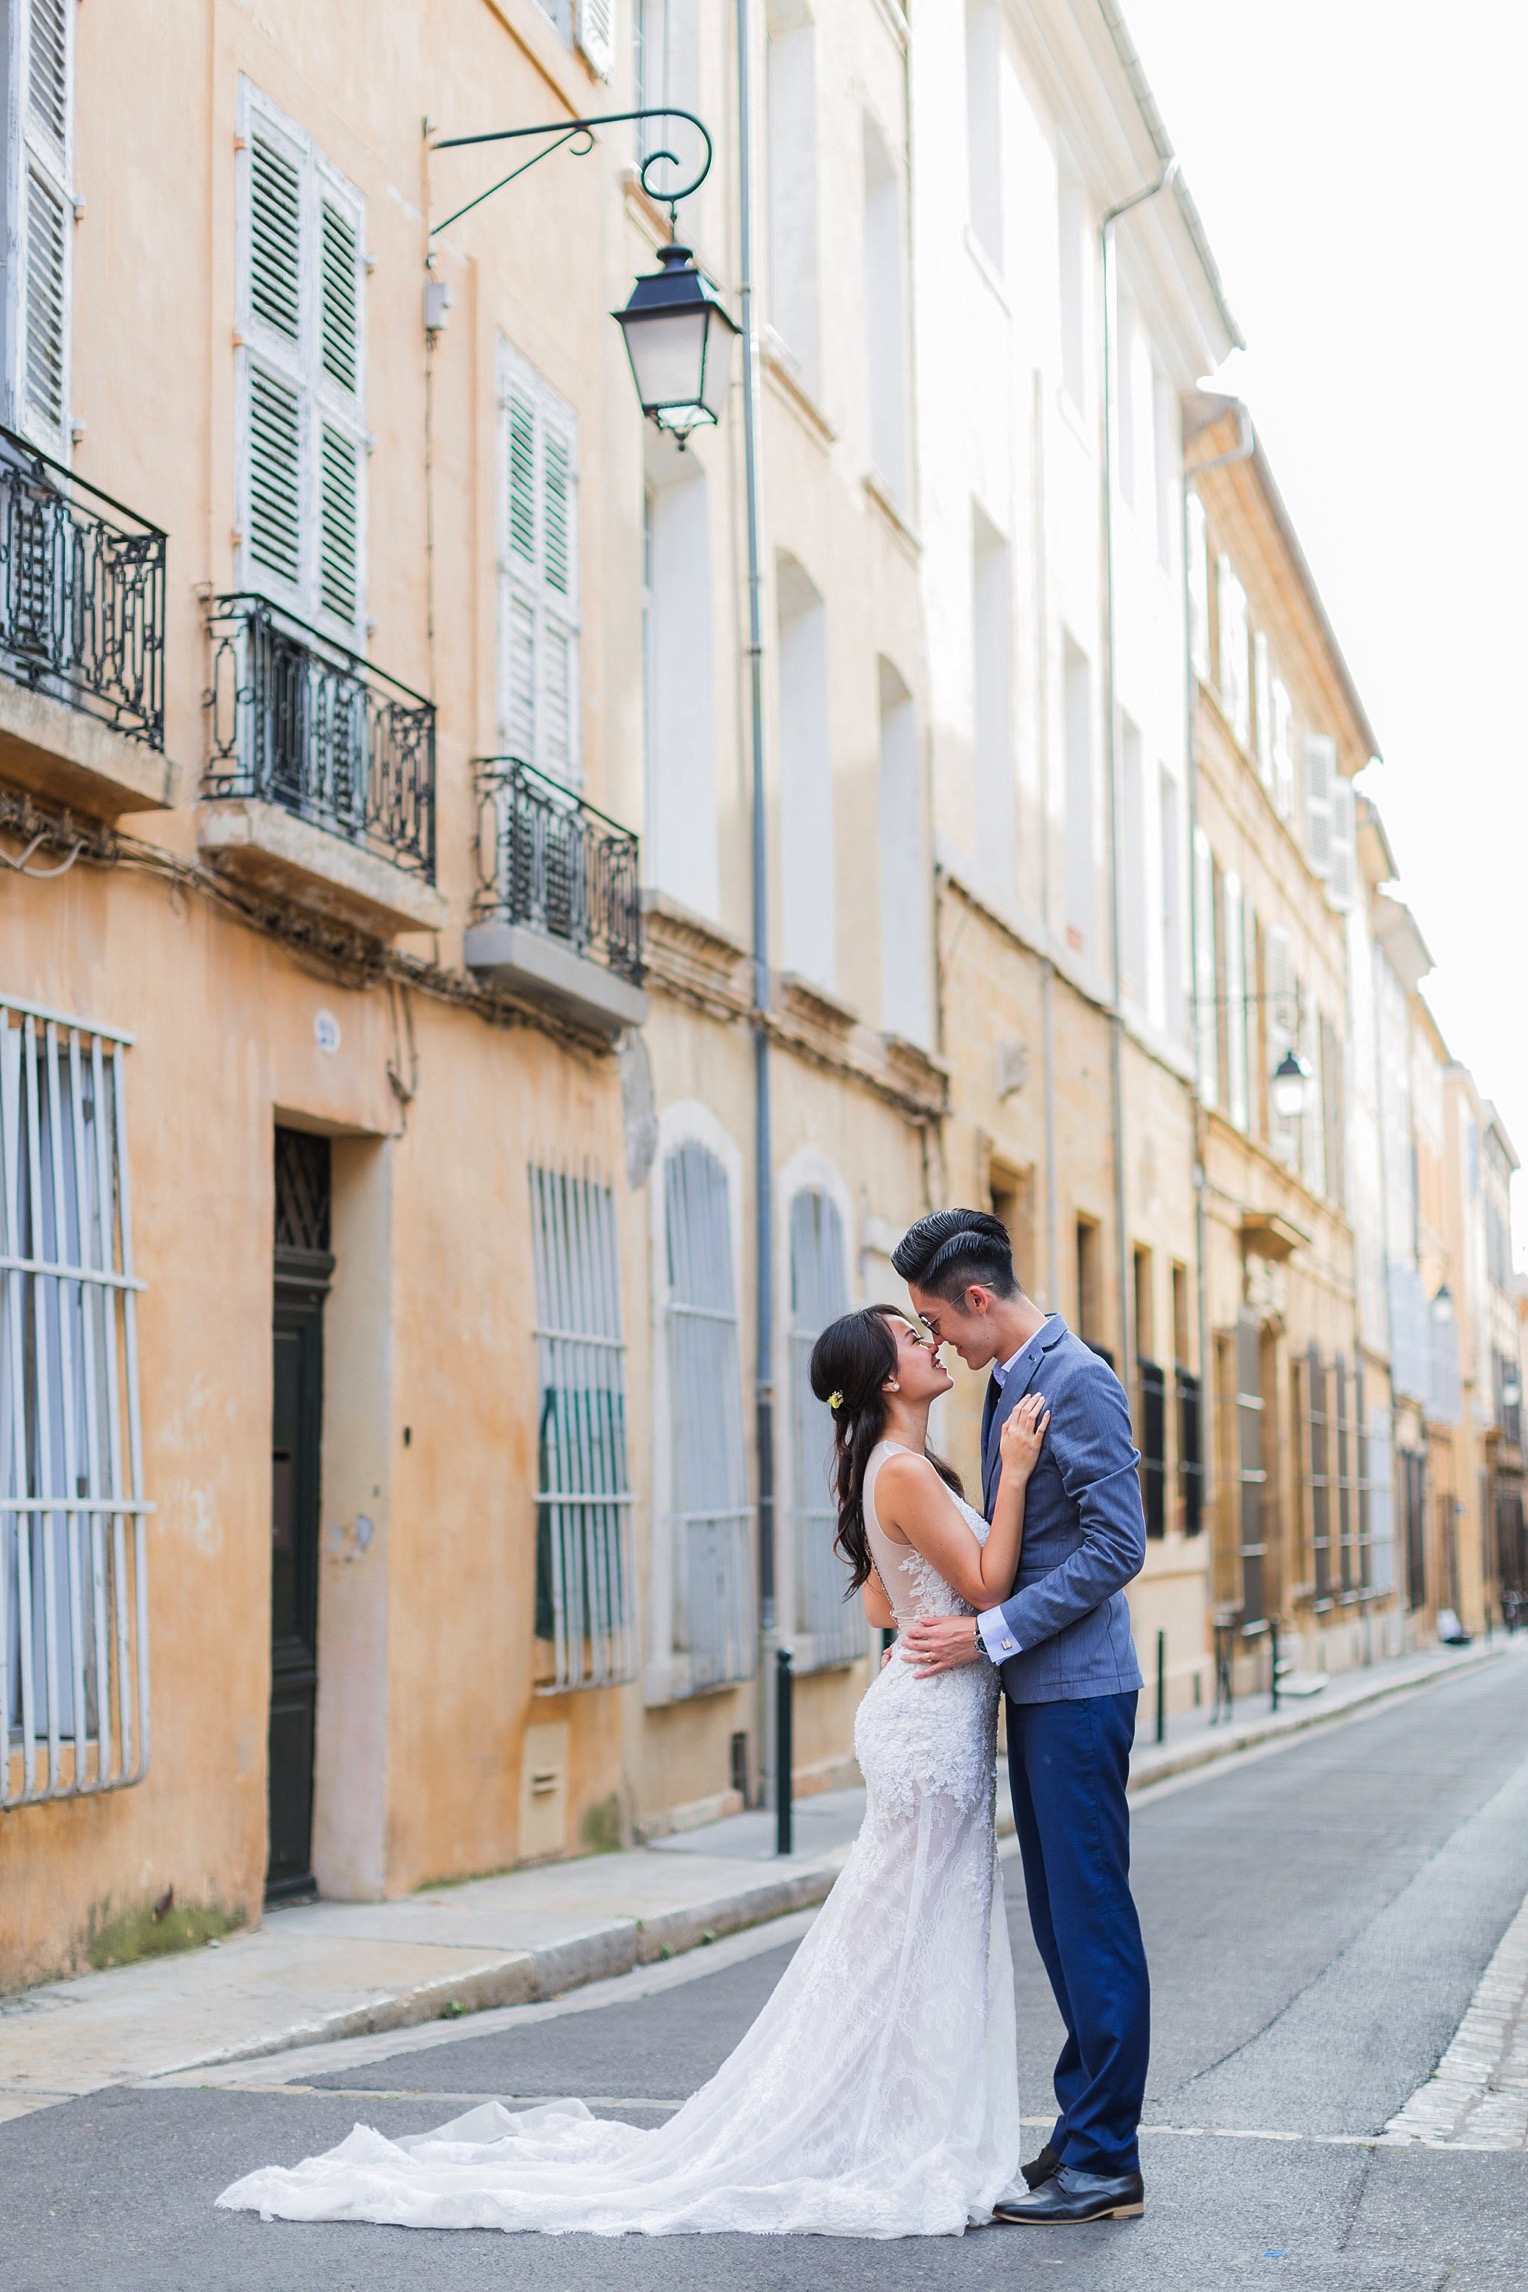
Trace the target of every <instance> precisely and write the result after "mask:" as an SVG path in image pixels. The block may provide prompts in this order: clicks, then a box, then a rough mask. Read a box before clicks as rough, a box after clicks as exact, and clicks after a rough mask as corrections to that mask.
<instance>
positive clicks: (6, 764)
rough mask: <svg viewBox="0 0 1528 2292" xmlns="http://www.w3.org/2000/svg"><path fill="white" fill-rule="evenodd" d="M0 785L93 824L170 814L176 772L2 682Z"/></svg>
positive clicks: (100, 727)
mask: <svg viewBox="0 0 1528 2292" xmlns="http://www.w3.org/2000/svg"><path fill="white" fill-rule="evenodd" d="M0 780H7V781H9V782H10V784H11V785H12V787H16V788H26V789H29V790H30V791H31V793H32V794H33V795H34V796H45V797H47V798H48V799H49V800H50V801H51V802H53V803H55V804H66V805H68V807H69V808H70V810H71V811H76V812H84V813H87V814H88V815H89V816H90V817H91V818H92V819H103V820H114V819H117V818H119V817H120V816H121V815H122V813H124V812H163V811H168V810H170V809H171V807H172V806H173V805H174V803H175V800H176V795H177V792H178V789H179V784H180V773H179V770H178V768H177V767H176V766H175V765H174V764H172V763H171V762H170V759H169V758H168V757H167V756H166V755H165V754H164V753H163V751H162V750H161V749H158V748H150V747H149V746H148V744H147V742H146V741H142V740H132V739H129V737H128V736H127V734H126V733H125V732H117V731H114V730H113V728H112V726H111V725H109V724H106V723H104V722H103V721H102V719H101V718H100V717H98V716H91V715H88V714H87V713H86V711H85V710H84V709H80V708H75V707H73V706H71V704H70V703H69V702H68V701H63V700H53V699H51V698H50V697H49V696H48V694H46V693H42V692H34V691H33V690H32V688H31V686H30V685H25V684H14V683H12V682H11V681H10V679H9V678H7V677H4V676H0Z"/></svg>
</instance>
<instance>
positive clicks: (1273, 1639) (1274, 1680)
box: [1268, 1617, 1279, 1711]
mask: <svg viewBox="0 0 1528 2292" xmlns="http://www.w3.org/2000/svg"><path fill="white" fill-rule="evenodd" d="M1278 1707H1279V1627H1278V1624H1277V1622H1276V1621H1275V1620H1274V1619H1273V1618H1272V1617H1270V1618H1269V1622H1268V1708H1269V1710H1270V1711H1277V1709H1278Z"/></svg>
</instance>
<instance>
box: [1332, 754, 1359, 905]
mask: <svg viewBox="0 0 1528 2292" xmlns="http://www.w3.org/2000/svg"><path fill="white" fill-rule="evenodd" d="M1357 811H1358V802H1357V798H1356V797H1355V795H1354V793H1353V783H1352V781H1351V780H1346V779H1344V778H1343V776H1342V774H1341V773H1340V772H1339V773H1338V775H1337V778H1336V780H1335V781H1334V782H1333V785H1332V871H1331V874H1330V875H1329V876H1328V877H1327V879H1326V896H1327V898H1328V899H1329V900H1330V902H1331V904H1332V906H1333V907H1335V908H1336V910H1337V912H1338V914H1339V915H1346V914H1347V913H1348V911H1349V909H1350V908H1351V907H1352V905H1353V902H1354V900H1355V899H1356V898H1357V896H1358V820H1357Z"/></svg>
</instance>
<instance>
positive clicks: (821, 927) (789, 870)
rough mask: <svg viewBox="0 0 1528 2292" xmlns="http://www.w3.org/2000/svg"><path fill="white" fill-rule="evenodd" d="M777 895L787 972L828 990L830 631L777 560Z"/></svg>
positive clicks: (799, 578)
mask: <svg viewBox="0 0 1528 2292" xmlns="http://www.w3.org/2000/svg"><path fill="white" fill-rule="evenodd" d="M777 594H778V603H779V614H780V650H779V662H780V874H779V882H780V898H781V906H782V910H783V924H784V929H783V932H782V948H781V953H782V955H783V957H784V964H785V968H786V970H787V971H794V972H796V973H797V974H798V975H799V976H800V977H801V978H803V979H809V980H811V981H812V982H813V983H814V985H816V986H819V987H831V986H832V984H833V980H834V975H835V972H836V970H837V967H838V965H837V922H836V908H835V900H834V884H835V869H834V849H833V754H832V746H831V741H830V737H829V728H828V628H827V613H826V610H825V608H824V606H823V602H822V598H821V597H820V596H819V594H818V592H817V590H816V589H815V588H814V586H813V585H812V582H811V581H810V580H809V579H808V577H807V575H806V574H805V573H804V572H803V571H802V569H801V567H800V566H799V565H798V564H797V563H796V561H795V559H794V558H792V557H782V558H781V559H780V569H779V578H778V587H777Z"/></svg>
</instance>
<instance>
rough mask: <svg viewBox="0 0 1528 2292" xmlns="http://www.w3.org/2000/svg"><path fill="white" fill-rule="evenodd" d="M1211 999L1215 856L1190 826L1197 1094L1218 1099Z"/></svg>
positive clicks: (1200, 832)
mask: <svg viewBox="0 0 1528 2292" xmlns="http://www.w3.org/2000/svg"><path fill="white" fill-rule="evenodd" d="M1217 1017H1218V1013H1217V1009H1216V1002H1215V860H1214V855H1213V854H1212V852H1211V850H1210V839H1209V837H1208V836H1207V835H1206V834H1205V832H1204V830H1203V828H1196V829H1195V830H1194V1022H1195V1034H1196V1038H1197V1041H1198V1045H1199V1095H1200V1097H1201V1098H1202V1099H1203V1101H1204V1103H1205V1105H1206V1106H1216V1105H1218V1104H1219V1101H1220V1089H1219V1080H1220V1058H1219V1028H1218V1025H1217Z"/></svg>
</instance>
